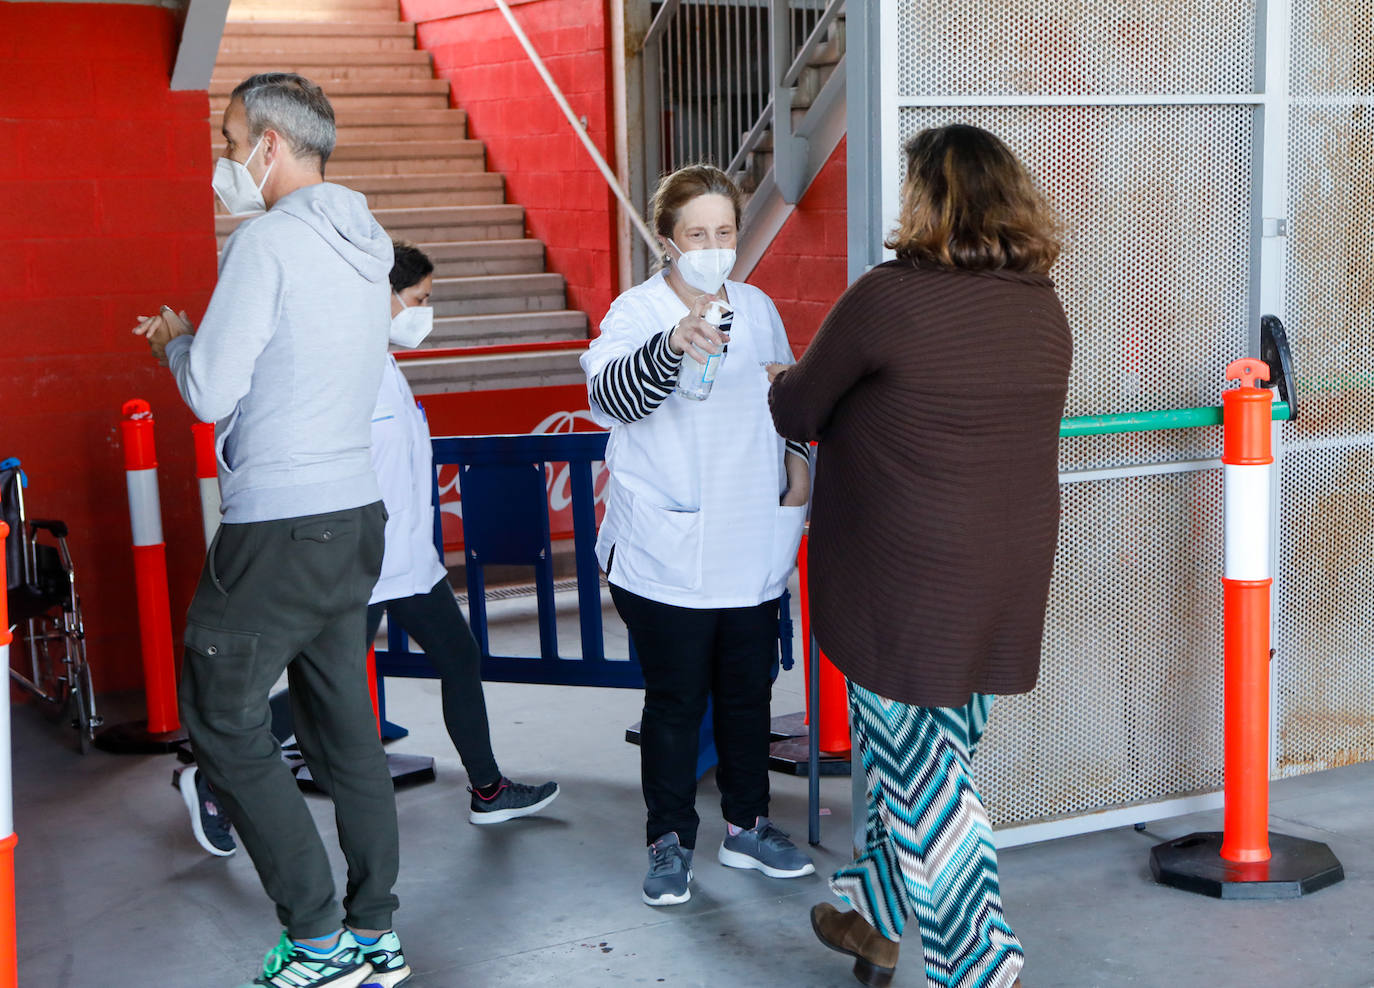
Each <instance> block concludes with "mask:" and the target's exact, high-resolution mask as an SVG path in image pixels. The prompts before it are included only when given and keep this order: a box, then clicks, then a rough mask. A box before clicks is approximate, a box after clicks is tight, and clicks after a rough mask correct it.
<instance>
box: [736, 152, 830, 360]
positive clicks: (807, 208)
mask: <svg viewBox="0 0 1374 988" xmlns="http://www.w3.org/2000/svg"><path fill="white" fill-rule="evenodd" d="M845 147H846V145H845V142H844V141H843V140H842V141H840V143H839V145H838V146H837V147H836V148H835V150H834V152H833V153H832V154H831V155H830V158H829V160H828V161H826V163H825V167H824V168H822V169H821V173H820V174H819V175H817V176H816V179H815V181H814V182H812V183H811V187H810V188H809V189H807V190H806V195H804V196H802V201H801V202H800V203H798V204H797V209H796V211H795V212H794V213H793V214H792V215H791V216H789V217H788V218H787V222H786V223H784V224H783V227H782V230H780V231H779V232H778V235H777V237H776V238H775V239H774V240H773V243H772V245H771V246H770V247H769V248H768V251H767V252H766V253H765V254H764V255H763V259H762V260H761V261H759V263H758V265H757V266H756V267H755V268H754V271H753V273H752V274H751V275H750V276H749V283H750V284H752V285H757V286H758V287H759V288H761V289H763V290H764V291H765V292H766V293H767V294H768V297H769V298H771V299H772V300H773V303H774V304H775V305H776V306H777V307H778V313H779V314H780V315H781V316H782V324H783V325H784V326H786V327H787V337H788V339H789V340H791V341H792V349H793V351H795V352H796V353H797V355H798V356H800V355H801V352H802V351H803V350H805V349H806V344H808V343H810V342H811V337H813V336H815V335H816V330H818V329H820V326H821V322H822V321H823V320H824V319H825V315H826V313H827V312H829V311H830V307H831V306H833V305H834V304H835V301H836V300H837V299H838V298H839V297H840V295H841V294H843V292H844V290H845V288H846V287H848V285H849V243H848V236H849V234H848V227H847V225H846V217H847V215H848V214H847V207H846V202H847V195H846V190H845V180H846V175H847V171H846V168H845Z"/></svg>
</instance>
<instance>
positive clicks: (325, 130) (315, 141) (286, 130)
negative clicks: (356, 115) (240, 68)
mask: <svg viewBox="0 0 1374 988" xmlns="http://www.w3.org/2000/svg"><path fill="white" fill-rule="evenodd" d="M229 99H230V101H231V102H232V101H233V100H236V99H239V100H243V109H244V112H245V113H246V115H247V117H248V137H249V140H252V141H254V142H256V141H257V140H258V138H260V137H262V132H263V131H265V130H267V129H268V128H271V129H272V130H275V131H277V133H279V134H281V135H282V137H284V138H286V143H287V144H288V145H290V147H291V152H292V153H293V154H295V155H297V156H299V157H313V158H319V159H320V170H321V171H323V170H324V165H325V162H326V161H328V160H329V155H330V154H332V153H333V151H334V107H332V106H331V105H330V104H329V97H327V96H325V94H324V90H323V89H321V88H320V87H319V86H317V85H315V84H314V83H313V82H311V81H310V80H309V79H307V78H305V77H304V76H299V75H296V74H295V73H294V72H263V73H260V74H258V75H254V76H249V77H248V78H247V79H244V80H243V81H242V82H241V83H239V84H238V85H237V86H235V87H234V91H233V93H231V94H230V96H229Z"/></svg>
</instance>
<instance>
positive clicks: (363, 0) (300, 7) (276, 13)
mask: <svg viewBox="0 0 1374 988" xmlns="http://www.w3.org/2000/svg"><path fill="white" fill-rule="evenodd" d="M400 19H401V9H400V5H399V3H397V0H291V2H290V3H283V2H281V0H233V2H232V3H230V4H229V14H228V17H227V20H229V21H231V22H235V23H245V22H248V23H252V22H256V21H277V22H280V21H290V22H293V23H302V22H312V23H313V22H317V21H327V22H330V23H339V22H343V23H352V24H359V23H381V24H385V23H393V24H394V23H396V22H397V21H399V20H400Z"/></svg>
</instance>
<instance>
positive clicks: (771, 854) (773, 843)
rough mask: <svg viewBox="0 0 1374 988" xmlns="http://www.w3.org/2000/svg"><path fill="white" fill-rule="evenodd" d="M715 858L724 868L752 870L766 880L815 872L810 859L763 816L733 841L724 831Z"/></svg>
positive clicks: (736, 835)
mask: <svg viewBox="0 0 1374 988" xmlns="http://www.w3.org/2000/svg"><path fill="white" fill-rule="evenodd" d="M718 857H719V858H720V863H721V864H723V865H725V866H726V867H727V868H754V869H757V870H758V871H761V872H763V873H764V874H765V875H767V876H768V877H769V878H801V877H802V876H803V875H810V874H812V873H814V872H815V870H816V866H815V865H813V864H812V863H811V859H810V858H808V857H807V856H806V855H805V854H804V853H803V852H802V851H801V850H799V849H798V847H797V845H796V844H793V843H792V842H791V841H790V840H788V839H787V835H786V834H785V833H783V832H782V831H781V830H779V829H778V828H777V827H775V826H773V821H772V820H770V819H768V817H766V816H761V817H759V818H758V821H757V823H755V825H754V827H753V828H752V829H751V830H741V831H740V832H739V833H737V834H735V835H734V836H733V837H732V836H730V834H729V832H728V831H727V832H726V835H725V840H723V841H721V844H720V854H719V855H718Z"/></svg>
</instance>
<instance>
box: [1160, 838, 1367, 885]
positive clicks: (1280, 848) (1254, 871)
mask: <svg viewBox="0 0 1374 988" xmlns="http://www.w3.org/2000/svg"><path fill="white" fill-rule="evenodd" d="M1269 849H1270V851H1271V852H1272V853H1273V857H1271V858H1270V859H1269V860H1268V861H1256V862H1253V863H1243V864H1237V863H1236V862H1234V861H1227V860H1226V859H1224V858H1223V857H1222V856H1221V834H1220V833H1217V832H1215V831H1211V832H1206V833H1195V834H1188V835H1187V836H1186V837H1179V838H1178V839H1176V840H1171V841H1165V842H1164V843H1163V844H1156V845H1155V846H1154V847H1153V848H1151V850H1150V873H1151V874H1153V875H1154V876H1155V881H1157V882H1159V883H1160V884H1161V885H1171V886H1173V887H1174V888H1178V889H1183V890H1184V891H1185V892H1197V893H1198V894H1199V895H1210V896H1212V897H1213V898H1216V899H1296V898H1298V897H1300V896H1304V895H1310V894H1311V893H1313V892H1316V891H1319V890H1320V889H1324V888H1326V887H1327V886H1328V885H1335V884H1336V883H1337V882H1339V881H1340V880H1341V879H1343V878H1345V869H1344V868H1342V867H1341V863H1340V862H1339V861H1337V860H1336V855H1334V854H1332V853H1331V848H1329V847H1327V846H1326V845H1325V844H1323V843H1321V842H1320V841H1314V840H1304V839H1302V838H1301V837H1289V836H1288V835H1287V834H1274V833H1271V834H1270V835H1269Z"/></svg>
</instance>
